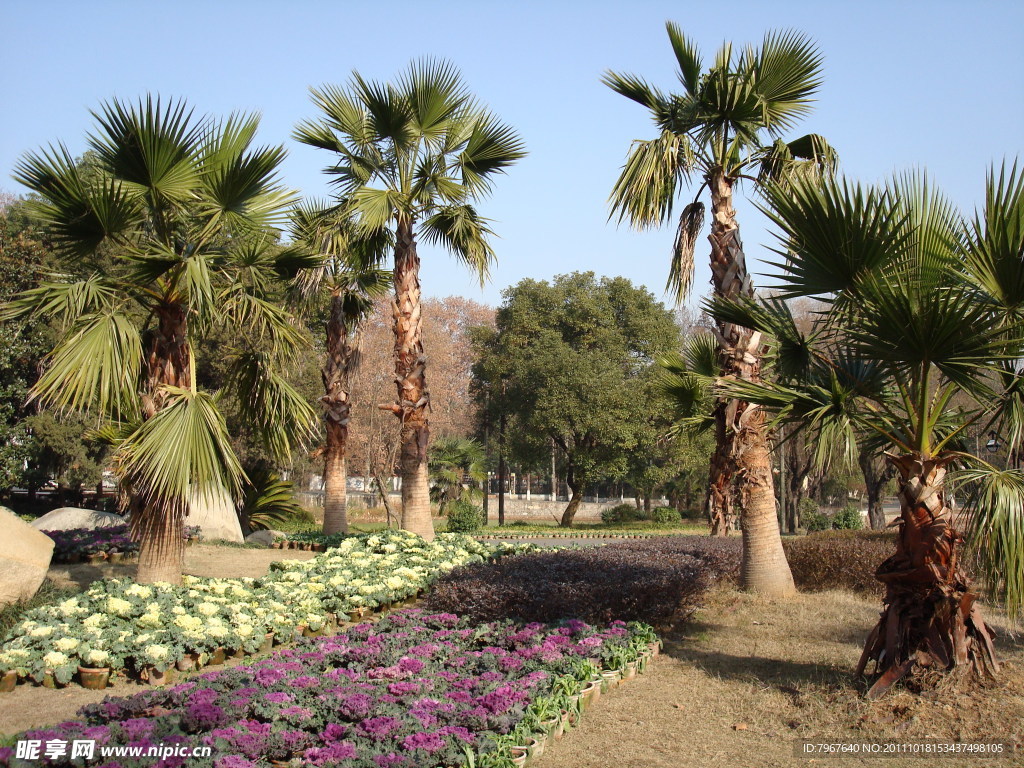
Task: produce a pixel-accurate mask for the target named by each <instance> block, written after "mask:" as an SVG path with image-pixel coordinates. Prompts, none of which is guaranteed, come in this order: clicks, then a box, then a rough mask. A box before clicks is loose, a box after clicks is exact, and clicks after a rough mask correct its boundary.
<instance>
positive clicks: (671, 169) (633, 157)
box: [610, 131, 696, 229]
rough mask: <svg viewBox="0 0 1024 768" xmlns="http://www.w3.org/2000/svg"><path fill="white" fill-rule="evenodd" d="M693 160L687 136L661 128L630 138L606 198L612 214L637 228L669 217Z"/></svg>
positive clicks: (660, 222) (693, 163) (656, 223)
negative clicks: (655, 134) (653, 133)
mask: <svg viewBox="0 0 1024 768" xmlns="http://www.w3.org/2000/svg"><path fill="white" fill-rule="evenodd" d="M695 163H696V160H695V157H694V154H693V148H692V146H691V144H690V140H689V138H688V137H687V136H685V135H683V136H680V135H677V134H673V133H671V132H669V131H662V132H661V134H660V135H659V136H658V138H656V139H651V140H650V141H634V142H633V146H632V147H631V148H630V151H629V156H628V157H627V158H626V164H625V165H624V166H623V168H622V173H620V174H619V178H618V180H617V181H616V182H615V187H614V188H613V189H612V194H611V198H610V203H611V209H612V215H615V214H616V213H618V219H619V221H620V222H622V221H625V220H628V221H629V222H630V224H632V225H633V226H634V227H637V228H638V229H645V228H648V227H655V226H658V225H660V224H665V223H667V222H668V221H669V219H670V217H671V216H672V204H673V202H674V200H675V196H676V190H677V186H678V184H679V183H680V182H681V181H682V180H684V179H685V178H687V177H688V176H689V173H690V171H691V170H692V169H693V168H694V165H695Z"/></svg>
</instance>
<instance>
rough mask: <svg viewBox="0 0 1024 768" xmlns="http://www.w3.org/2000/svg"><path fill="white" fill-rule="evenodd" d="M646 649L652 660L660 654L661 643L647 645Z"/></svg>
mask: <svg viewBox="0 0 1024 768" xmlns="http://www.w3.org/2000/svg"><path fill="white" fill-rule="evenodd" d="M647 648H648V650H649V651H650V652H651V658H652V659H653V658H654V657H656V656H657V655H658V654H660V653H661V643H659V642H653V643H648V644H647Z"/></svg>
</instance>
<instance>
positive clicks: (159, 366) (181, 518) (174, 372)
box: [126, 304, 192, 584]
mask: <svg viewBox="0 0 1024 768" xmlns="http://www.w3.org/2000/svg"><path fill="white" fill-rule="evenodd" d="M158 316H159V323H158V325H157V329H156V331H154V332H153V335H152V337H151V338H150V340H149V352H148V354H147V356H146V393H145V394H144V395H143V397H142V418H143V419H151V418H152V417H153V416H155V415H156V414H157V413H158V412H159V410H160V409H161V408H162V407H163V406H164V403H165V402H166V399H167V396H166V393H165V392H164V391H163V390H162V387H164V386H168V385H169V386H174V387H181V388H183V389H191V388H192V354H191V350H190V349H189V345H188V321H187V315H186V308H185V307H183V306H181V305H179V304H170V305H164V306H162V307H160V309H159V310H158ZM126 484H127V486H128V487H129V488H130V489H131V496H132V503H131V506H130V525H131V534H132V537H133V538H134V539H135V540H136V541H138V542H139V570H138V574H137V575H136V581H138V582H139V583H141V584H152V583H154V582H158V581H162V582H168V583H170V584H181V573H182V570H183V569H184V567H185V516H186V515H187V514H188V504H187V502H186V501H185V500H184V499H164V498H154V497H152V496H151V495H150V494H149V493H148V490H147V489H146V488H144V487H140V486H139V485H138V484H137V483H133V482H132V478H126Z"/></svg>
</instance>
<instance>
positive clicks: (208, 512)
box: [185, 489, 245, 544]
mask: <svg viewBox="0 0 1024 768" xmlns="http://www.w3.org/2000/svg"><path fill="white" fill-rule="evenodd" d="M185 525H198V526H199V528H200V530H201V531H202V535H203V539H204V540H206V541H210V540H211V539H222V540H224V541H233V542H235V543H236V544H241V543H242V542H243V541H245V539H244V537H243V536H242V526H241V525H239V523H238V513H237V512H236V511H235V502H234V501H233V500H232V499H231V494H229V493H228V492H227V491H226V490H223V489H222V490H219V491H207V492H206V493H193V494H192V496H191V498H190V499H189V513H188V517H186V518H185Z"/></svg>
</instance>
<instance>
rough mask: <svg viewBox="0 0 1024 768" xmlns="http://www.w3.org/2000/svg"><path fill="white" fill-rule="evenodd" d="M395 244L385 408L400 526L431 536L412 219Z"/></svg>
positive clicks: (426, 395)
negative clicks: (394, 420)
mask: <svg viewBox="0 0 1024 768" xmlns="http://www.w3.org/2000/svg"><path fill="white" fill-rule="evenodd" d="M397 236H398V242H397V243H396V244H395V271H394V283H395V303H394V305H393V307H392V312H393V315H394V329H395V383H396V384H397V386H398V403H397V404H395V405H392V406H390V410H391V411H393V412H394V413H395V415H396V416H398V417H399V418H400V419H401V420H402V432H401V436H400V438H399V439H400V441H401V454H400V460H399V466H400V468H401V473H402V528H404V529H405V530H407V531H411V532H413V533H416V534H419V535H420V536H422V537H423V538H424V539H426V540H427V541H433V539H434V523H433V520H432V519H431V515H430V486H429V481H428V476H427V444H428V443H429V441H430V427H429V423H428V419H427V409H428V408H429V406H430V393H429V391H428V390H427V378H426V366H427V357H426V355H425V354H424V353H423V334H422V317H421V314H420V312H421V310H420V278H419V271H420V258H419V256H418V255H417V253H416V240H415V238H414V237H413V231H412V222H411V221H409V220H408V219H402V220H400V221H399V223H398V227H397Z"/></svg>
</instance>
